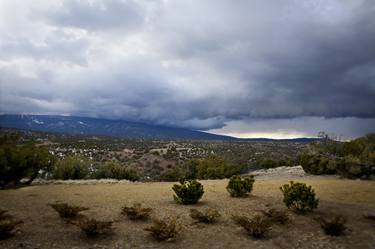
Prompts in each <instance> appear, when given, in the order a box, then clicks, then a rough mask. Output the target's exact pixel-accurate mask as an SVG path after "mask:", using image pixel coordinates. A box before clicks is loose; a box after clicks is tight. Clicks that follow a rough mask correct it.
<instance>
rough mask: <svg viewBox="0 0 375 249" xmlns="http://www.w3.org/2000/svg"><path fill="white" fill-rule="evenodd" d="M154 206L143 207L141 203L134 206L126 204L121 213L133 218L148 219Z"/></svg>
mask: <svg viewBox="0 0 375 249" xmlns="http://www.w3.org/2000/svg"><path fill="white" fill-rule="evenodd" d="M151 211H152V208H143V207H142V204H141V203H135V204H133V206H132V207H128V206H125V207H123V208H122V211H121V214H123V215H127V216H128V217H129V219H131V220H146V219H148V218H149V217H150V214H151Z"/></svg>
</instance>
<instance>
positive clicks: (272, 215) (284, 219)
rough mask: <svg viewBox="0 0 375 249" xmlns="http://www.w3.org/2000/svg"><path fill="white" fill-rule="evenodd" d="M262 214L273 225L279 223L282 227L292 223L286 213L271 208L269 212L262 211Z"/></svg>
mask: <svg viewBox="0 0 375 249" xmlns="http://www.w3.org/2000/svg"><path fill="white" fill-rule="evenodd" d="M261 212H262V213H263V215H264V216H266V217H268V218H269V219H270V221H271V222H273V223H279V224H281V225H284V224H286V223H288V222H289V221H290V218H289V215H288V214H287V213H286V212H285V211H281V210H277V209H275V208H271V209H269V210H262V211H261Z"/></svg>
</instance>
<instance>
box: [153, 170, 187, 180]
mask: <svg viewBox="0 0 375 249" xmlns="http://www.w3.org/2000/svg"><path fill="white" fill-rule="evenodd" d="M184 178H185V174H184V172H183V171H182V169H181V168H180V167H178V166H176V167H174V168H173V169H170V170H167V171H166V172H164V173H163V174H161V175H160V177H159V180H160V181H163V182H177V181H180V180H181V179H184Z"/></svg>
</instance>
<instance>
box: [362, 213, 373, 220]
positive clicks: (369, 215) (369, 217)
mask: <svg viewBox="0 0 375 249" xmlns="http://www.w3.org/2000/svg"><path fill="white" fill-rule="evenodd" d="M363 218H365V219H368V220H372V221H375V214H365V215H363Z"/></svg>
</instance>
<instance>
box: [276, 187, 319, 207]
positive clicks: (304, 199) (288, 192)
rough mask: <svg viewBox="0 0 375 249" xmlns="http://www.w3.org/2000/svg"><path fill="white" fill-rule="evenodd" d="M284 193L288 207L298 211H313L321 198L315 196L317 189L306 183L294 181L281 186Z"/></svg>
mask: <svg viewBox="0 0 375 249" xmlns="http://www.w3.org/2000/svg"><path fill="white" fill-rule="evenodd" d="M280 190H281V192H283V194H284V199H283V201H284V203H285V205H286V206H287V208H289V209H292V210H293V211H295V212H297V213H305V212H308V211H312V210H313V209H315V208H317V207H318V204H319V199H317V198H316V197H315V191H314V189H313V188H312V187H311V186H307V185H306V184H305V183H300V182H296V183H295V182H293V181H291V182H290V184H285V185H283V186H282V187H280Z"/></svg>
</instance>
